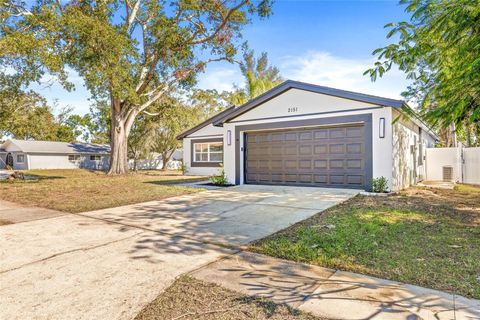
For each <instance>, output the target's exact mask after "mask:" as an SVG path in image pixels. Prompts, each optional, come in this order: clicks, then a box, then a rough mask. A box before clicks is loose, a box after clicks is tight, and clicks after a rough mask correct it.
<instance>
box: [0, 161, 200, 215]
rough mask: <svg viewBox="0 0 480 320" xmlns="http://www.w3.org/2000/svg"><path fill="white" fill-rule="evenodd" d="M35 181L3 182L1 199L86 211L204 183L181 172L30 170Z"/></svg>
mask: <svg viewBox="0 0 480 320" xmlns="http://www.w3.org/2000/svg"><path fill="white" fill-rule="evenodd" d="M25 174H26V175H28V176H30V177H32V178H34V180H25V181H21V180H16V181H15V182H13V183H12V182H8V181H3V182H1V183H0V199H1V200H7V201H12V202H17V203H21V204H24V205H28V206H39V207H44V208H49V209H55V210H60V211H65V212H72V213H77V212H84V211H90V210H97V209H103V208H111V207H117V206H122V205H127V204H132V203H139V202H145V201H151V200H159V199H162V198H167V197H172V196H178V195H182V194H187V193H192V192H197V191H199V189H194V188H188V187H181V186H175V185H173V184H174V183H179V182H192V181H199V180H205V177H192V176H182V175H181V174H180V173H178V172H168V171H167V172H161V171H140V172H138V173H131V174H127V175H120V176H109V175H106V174H105V173H104V172H100V171H88V170H82V169H72V170H30V171H26V172H25Z"/></svg>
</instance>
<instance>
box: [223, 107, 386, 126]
mask: <svg viewBox="0 0 480 320" xmlns="http://www.w3.org/2000/svg"><path fill="white" fill-rule="evenodd" d="M383 108H385V107H382V106H378V107H370V108H360V109H346V110H337V111H325V112H315V113H304V114H301V115H290V116H278V117H265V118H257V119H248V120H237V121H229V123H241V122H250V121H262V120H274V119H286V118H298V117H307V116H318V115H326V114H332V113H343V112H355V111H366V110H375V109H383Z"/></svg>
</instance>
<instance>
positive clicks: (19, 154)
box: [15, 153, 25, 163]
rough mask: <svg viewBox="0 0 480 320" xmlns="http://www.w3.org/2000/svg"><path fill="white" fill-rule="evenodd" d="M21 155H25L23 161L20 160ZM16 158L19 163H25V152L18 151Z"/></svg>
mask: <svg viewBox="0 0 480 320" xmlns="http://www.w3.org/2000/svg"><path fill="white" fill-rule="evenodd" d="M19 156H22V157H23V160H22V161H19V160H18V157H19ZM15 160H17V163H25V154H24V153H18V154H17V155H16V156H15Z"/></svg>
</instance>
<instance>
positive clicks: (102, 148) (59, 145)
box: [0, 139, 110, 170]
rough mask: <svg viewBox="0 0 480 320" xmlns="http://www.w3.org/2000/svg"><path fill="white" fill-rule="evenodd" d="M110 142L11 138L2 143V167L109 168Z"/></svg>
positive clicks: (0, 153)
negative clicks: (104, 143)
mask: <svg viewBox="0 0 480 320" xmlns="http://www.w3.org/2000/svg"><path fill="white" fill-rule="evenodd" d="M109 153H110V146H109V145H103V144H92V143H80V142H72V143H69V142H54V141H34V140H16V139H11V140H7V141H5V142H4V143H3V144H2V145H0V168H4V167H5V166H6V165H10V166H11V167H13V169H15V170H28V169H75V168H86V169H95V170H104V169H108V165H109V161H110V154H109Z"/></svg>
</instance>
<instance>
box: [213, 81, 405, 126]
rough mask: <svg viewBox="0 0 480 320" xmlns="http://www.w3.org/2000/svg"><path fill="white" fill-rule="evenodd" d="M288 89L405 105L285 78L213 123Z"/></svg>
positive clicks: (239, 112) (230, 118) (379, 103)
mask: <svg viewBox="0 0 480 320" xmlns="http://www.w3.org/2000/svg"><path fill="white" fill-rule="evenodd" d="M290 89H299V90H305V91H310V92H315V93H320V94H325V95H330V96H334V97H339V98H344V99H349V100H354V101H360V102H366V103H371V104H376V105H379V106H386V107H393V108H402V107H403V106H404V105H405V102H404V101H403V100H395V99H389V98H383V97H377V96H373V95H368V94H363V93H358V92H352V91H345V90H340V89H334V88H330V87H324V86H318V85H314V84H309V83H304V82H299V81H292V80H287V81H285V82H283V83H282V84H280V85H278V86H277V87H275V88H273V89H271V90H269V91H267V92H265V93H263V94H261V95H260V96H258V97H256V98H255V99H252V100H250V101H248V102H247V103H245V104H243V105H242V106H240V107H238V108H235V109H234V111H233V112H231V113H229V114H225V115H224V116H222V117H221V118H219V119H217V120H216V121H214V122H213V125H214V126H222V125H223V123H225V122H227V121H229V120H232V119H234V118H236V117H238V116H239V115H241V114H243V113H245V112H247V111H249V110H251V109H252V108H255V107H256V106H258V105H260V104H262V103H264V102H266V101H268V100H270V99H273V98H274V97H276V96H278V95H279V94H281V93H283V92H285V91H287V90H290Z"/></svg>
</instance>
